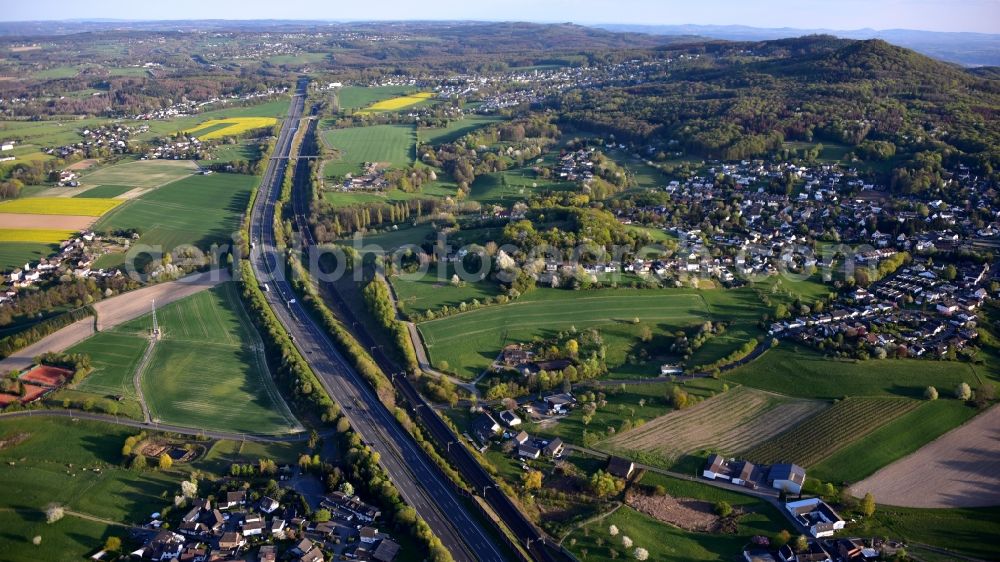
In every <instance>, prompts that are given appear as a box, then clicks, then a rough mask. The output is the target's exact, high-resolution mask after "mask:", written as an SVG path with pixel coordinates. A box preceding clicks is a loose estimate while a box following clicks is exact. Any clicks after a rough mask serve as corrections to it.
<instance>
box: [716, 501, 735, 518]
mask: <svg viewBox="0 0 1000 562" xmlns="http://www.w3.org/2000/svg"><path fill="white" fill-rule="evenodd" d="M715 513H716V515H718V516H719V517H729V516H730V515H732V514H733V506H731V505H729V502H726V501H722V500H720V501H717V502H715Z"/></svg>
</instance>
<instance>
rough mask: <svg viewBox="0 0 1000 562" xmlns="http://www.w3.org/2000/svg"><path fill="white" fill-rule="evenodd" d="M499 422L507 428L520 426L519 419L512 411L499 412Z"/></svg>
mask: <svg viewBox="0 0 1000 562" xmlns="http://www.w3.org/2000/svg"><path fill="white" fill-rule="evenodd" d="M500 421H502V422H503V423H505V424H507V427H510V428H514V427H517V426H519V425H521V418H519V417H518V416H517V414H515V413H514V410H504V411H502V412H500Z"/></svg>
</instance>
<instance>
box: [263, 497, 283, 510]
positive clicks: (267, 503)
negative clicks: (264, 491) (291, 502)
mask: <svg viewBox="0 0 1000 562" xmlns="http://www.w3.org/2000/svg"><path fill="white" fill-rule="evenodd" d="M279 507H281V504H280V503H278V501H277V500H274V499H271V498H269V497H267V496H265V497H264V498H263V499H261V500H260V510H261V511H263V512H264V513H268V514H270V513H274V511H275V510H277V509H278V508H279Z"/></svg>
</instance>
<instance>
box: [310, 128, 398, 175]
mask: <svg viewBox="0 0 1000 562" xmlns="http://www.w3.org/2000/svg"><path fill="white" fill-rule="evenodd" d="M322 136H323V141H324V142H325V143H326V145H327V146H330V147H333V148H336V149H337V150H339V151H340V158H339V159H337V160H333V161H330V162H328V163H327V164H326V167H325V168H324V170H323V173H324V174H325V175H326V176H327V177H331V176H343V175H344V174H347V173H358V172H360V171H361V166H362V164H363V163H365V162H383V163H386V164H388V165H390V166H393V167H402V166H407V165H409V164H411V163H412V162H413V158H414V146H415V142H416V133H415V132H414V130H413V127H412V126H410V125H375V126H372V127H352V128H349V129H331V130H329V131H325V132H323V134H322Z"/></svg>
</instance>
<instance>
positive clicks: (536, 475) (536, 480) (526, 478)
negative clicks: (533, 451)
mask: <svg viewBox="0 0 1000 562" xmlns="http://www.w3.org/2000/svg"><path fill="white" fill-rule="evenodd" d="M521 480H522V481H523V482H524V489H525V490H540V489H541V488H542V473H541V472H540V471H538V470H530V471H528V472H526V473H525V474H524V475H523V476H522V477H521Z"/></svg>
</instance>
